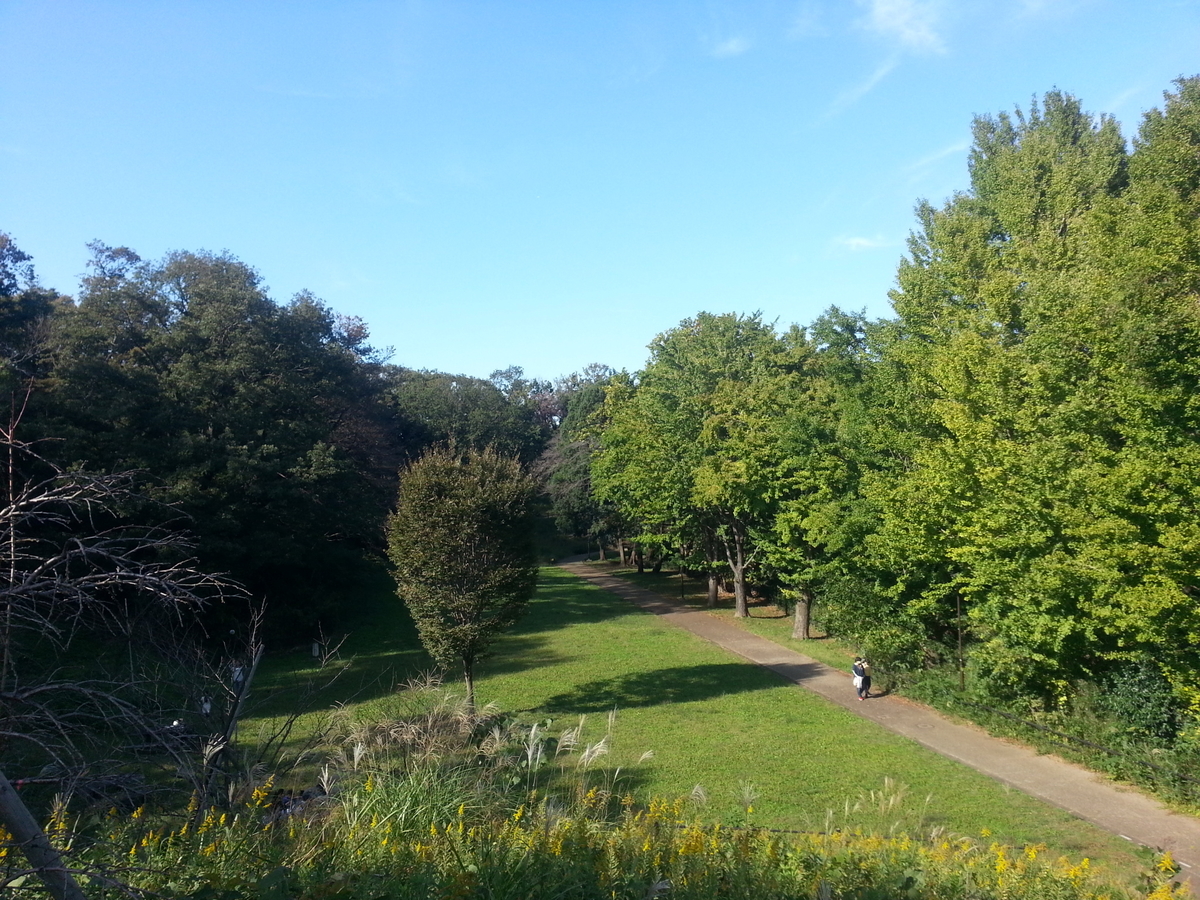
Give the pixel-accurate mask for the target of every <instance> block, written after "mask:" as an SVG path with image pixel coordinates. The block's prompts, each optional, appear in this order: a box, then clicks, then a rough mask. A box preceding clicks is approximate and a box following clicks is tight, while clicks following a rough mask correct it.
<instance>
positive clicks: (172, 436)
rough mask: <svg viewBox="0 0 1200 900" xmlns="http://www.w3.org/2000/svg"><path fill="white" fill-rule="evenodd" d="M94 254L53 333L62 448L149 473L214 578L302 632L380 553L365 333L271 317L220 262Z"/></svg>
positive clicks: (75, 458)
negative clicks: (218, 573) (191, 532)
mask: <svg viewBox="0 0 1200 900" xmlns="http://www.w3.org/2000/svg"><path fill="white" fill-rule="evenodd" d="M95 251H96V253H95V258H94V260H93V264H92V272H91V275H90V276H89V277H88V278H87V279H86V280H85V283H84V289H83V292H82V294H81V296H80V299H79V302H78V304H77V305H75V306H74V307H71V308H68V309H66V310H64V312H63V314H62V315H61V316H59V317H57V319H56V321H55V336H54V344H55V352H54V357H53V363H54V379H53V391H52V392H51V396H50V401H51V413H52V415H53V418H52V419H51V421H49V422H47V425H46V431H47V433H48V434H52V435H53V436H54V437H56V438H57V439H59V440H60V441H61V442H62V443H61V446H60V447H59V449H58V450H57V451H56V452H57V453H58V454H59V455H60V458H61V459H62V460H63V461H64V462H65V463H67V464H69V465H78V466H83V467H86V468H91V469H93V470H100V471H121V470H127V469H138V470H141V471H144V472H146V473H148V477H150V478H151V479H153V480H154V481H155V482H157V483H158V485H159V486H160V488H161V494H162V496H163V498H164V499H166V500H168V501H170V502H173V503H176V504H178V505H179V507H180V508H181V509H182V510H183V511H185V512H186V513H187V514H188V515H190V516H191V517H192V520H193V523H194V529H195V531H196V533H197V535H198V538H199V542H200V547H199V551H200V555H201V558H202V559H204V561H205V564H206V565H207V566H209V567H212V568H215V569H218V570H225V571H229V572H231V573H233V574H234V575H235V576H236V577H237V578H238V579H239V580H241V581H243V582H244V583H245V584H246V585H247V586H248V587H250V588H251V589H252V590H253V591H254V592H255V593H257V594H259V595H263V594H266V595H268V597H269V599H270V601H271V605H272V607H273V608H274V609H275V610H276V614H275V615H274V617H273V622H274V624H275V625H276V626H283V625H285V624H286V623H288V622H296V623H298V624H304V625H307V623H308V622H310V621H311V619H312V618H313V617H314V616H315V615H319V614H320V613H321V611H322V610H327V609H329V607H330V603H331V600H332V598H333V597H335V596H336V594H337V591H338V585H339V583H341V582H343V581H344V580H345V578H346V577H347V573H348V571H349V570H351V569H353V567H354V565H355V561H356V559H357V557H358V555H359V554H360V553H361V552H362V550H363V549H364V548H368V547H371V546H373V545H377V544H378V543H379V541H378V538H377V535H378V533H379V528H380V526H381V524H382V522H383V520H384V518H385V516H386V512H387V501H386V499H385V498H386V497H387V496H389V495H390V493H391V492H392V491H393V490H394V483H395V482H394V474H393V473H394V471H395V467H396V465H397V463H398V461H399V456H398V455H396V454H394V453H392V452H391V448H390V447H389V446H388V443H387V437H386V435H387V426H388V413H387V411H386V408H385V407H384V406H383V404H382V403H381V402H380V401H381V396H380V390H381V384H380V382H379V379H378V377H377V372H378V362H377V360H376V359H375V358H374V356H373V353H372V351H371V350H370V348H369V347H367V345H366V344H365V330H364V329H363V328H362V326H361V324H360V323H356V322H354V321H352V320H344V319H339V318H338V317H336V316H334V315H333V314H332V313H331V312H330V311H329V310H328V309H327V308H326V307H325V306H324V305H322V304H321V303H320V302H318V301H317V300H315V299H314V298H312V297H311V296H309V295H305V294H302V295H298V296H297V297H296V298H295V299H294V300H293V301H292V302H291V303H289V304H288V305H286V306H281V305H279V304H276V303H274V302H273V301H272V300H271V299H270V297H269V296H268V295H267V293H266V291H265V290H264V288H263V286H262V285H261V283H260V280H259V277H258V275H257V273H255V272H254V270H253V269H251V268H250V267H248V266H246V265H244V264H243V263H241V262H239V261H237V260H235V259H233V258H232V257H229V256H213V255H208V254H189V253H177V254H172V255H170V256H168V257H167V258H166V259H165V260H163V261H161V262H159V263H146V262H143V261H141V260H140V259H139V258H138V257H137V256H136V254H133V253H132V252H131V251H128V250H125V249H121V248H116V249H114V248H109V247H104V246H97V247H95ZM289 611H290V614H287V613H288V612H289Z"/></svg>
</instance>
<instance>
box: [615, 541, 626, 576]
mask: <svg viewBox="0 0 1200 900" xmlns="http://www.w3.org/2000/svg"><path fill="white" fill-rule="evenodd" d="M617 558H618V559H620V560H621V568H622V569H623V568H625V538H623V537H618V538H617Z"/></svg>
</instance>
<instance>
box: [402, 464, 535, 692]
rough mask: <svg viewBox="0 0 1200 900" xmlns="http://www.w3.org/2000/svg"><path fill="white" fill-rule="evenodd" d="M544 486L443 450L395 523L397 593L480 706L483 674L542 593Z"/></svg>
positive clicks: (418, 467) (437, 655) (517, 468)
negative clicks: (537, 520)
mask: <svg viewBox="0 0 1200 900" xmlns="http://www.w3.org/2000/svg"><path fill="white" fill-rule="evenodd" d="M535 495H536V485H535V483H534V481H533V479H532V478H530V477H529V476H528V475H527V474H526V473H525V472H524V470H523V469H522V468H521V465H520V463H519V462H518V461H517V460H516V459H514V458H512V457H506V456H503V455H501V454H499V453H497V452H496V451H495V450H491V449H484V450H472V449H469V450H467V451H465V452H461V451H458V450H456V449H454V448H435V449H433V450H431V451H429V452H428V453H426V454H425V455H424V456H422V457H421V458H420V459H418V460H416V461H415V462H413V463H412V464H410V465H409V466H408V467H407V468H406V469H405V470H404V472H403V474H402V476H401V478H400V493H399V497H398V500H397V503H396V511H395V512H394V513H393V514H392V516H391V518H390V520H389V522H388V555H389V557H390V558H391V561H392V564H393V566H394V567H395V575H396V585H397V590H398V593H399V595H400V597H401V599H403V600H404V602H405V604H406V605H407V606H408V608H409V610H410V612H411V613H412V616H413V619H414V620H415V621H416V623H417V630H418V631H419V633H420V636H421V643H422V644H423V645H424V646H425V649H426V650H428V651H429V654H430V655H431V656H432V657H433V658H434V659H436V660H437V661H438V662H439V663H441V664H442V665H445V666H450V665H454V664H458V665H461V666H462V671H463V678H464V681H465V683H466V688H467V701H468V703H469V704H470V705H471V706H474V703H475V665H476V663H477V662H478V661H479V660H480V659H482V658H483V657H484V656H486V655H487V653H488V651H489V650H490V649H491V646H492V644H493V642H494V641H495V639H496V636H497V635H498V634H499V633H500V632H501V631H503V630H504V629H506V628H508V627H509V626H511V625H512V624H513V623H515V622H516V621H517V619H518V618H520V616H521V614H522V613H523V612H524V611H525V608H526V606H527V605H528V603H529V600H530V598H531V597H532V596H533V591H534V589H535V587H536V586H537V559H536V555H535V552H534V544H533V501H534V497H535Z"/></svg>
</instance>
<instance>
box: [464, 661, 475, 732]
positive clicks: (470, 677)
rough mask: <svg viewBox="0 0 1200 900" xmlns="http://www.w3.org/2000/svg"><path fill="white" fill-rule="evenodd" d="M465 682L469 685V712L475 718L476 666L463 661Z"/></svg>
mask: <svg viewBox="0 0 1200 900" xmlns="http://www.w3.org/2000/svg"><path fill="white" fill-rule="evenodd" d="M463 681H464V682H465V683H466V685H467V712H469V713H470V714H471V717H472V718H474V717H475V664H474V663H473V662H469V661H468V660H465V659H464V660H463Z"/></svg>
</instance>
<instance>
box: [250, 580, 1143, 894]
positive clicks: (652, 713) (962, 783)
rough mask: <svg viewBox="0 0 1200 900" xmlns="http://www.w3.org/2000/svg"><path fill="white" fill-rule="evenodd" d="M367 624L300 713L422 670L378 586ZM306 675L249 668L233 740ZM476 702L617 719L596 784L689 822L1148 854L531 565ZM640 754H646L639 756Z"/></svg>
mask: <svg viewBox="0 0 1200 900" xmlns="http://www.w3.org/2000/svg"><path fill="white" fill-rule="evenodd" d="M364 616H365V620H364V624H365V625H367V628H366V630H365V631H360V632H358V633H356V634H353V635H352V636H351V637H350V638H349V639H348V640H347V642H346V644H345V645H344V646H343V649H342V653H341V655H342V657H343V658H344V659H345V660H346V661H347V672H346V674H344V675H343V677H342V679H341V680H340V681H339V682H338V683H336V684H335V685H334V686H333V687H331V688H329V689H327V691H325V692H322V693H321V694H318V695H316V697H310V698H309V702H313V701H314V700H315V701H319V702H317V703H316V705H317V706H320V707H328V705H329V702H328V701H330V699H331V698H332V697H335V696H336V697H337V699H339V700H341V701H344V702H343V704H342V705H343V712H342V714H343V715H347V716H354V717H360V718H372V717H377V716H385V715H387V712H388V709H389V707H390V706H391V705H392V701H391V700H390V697H391V696H392V695H393V691H392V686H393V684H395V683H396V682H399V681H402V680H403V678H404V677H406V676H408V675H410V674H413V673H415V672H417V671H421V670H425V669H427V668H428V659H427V658H426V657H425V656H424V654H423V653H421V652H420V650H419V645H418V643H417V641H416V637H415V633H414V631H413V630H412V626H411V622H410V621H409V620H408V619H407V616H406V614H405V613H404V610H403V607H402V606H401V605H400V604H399V603H398V602H397V601H394V600H393V599H392V595H391V592H390V589H388V586H387V585H386V584H384V583H382V582H381V584H380V586H379V593H378V595H377V596H375V597H373V598H364ZM306 669H307V670H311V669H312V660H311V659H310V658H306V657H305V656H303V655H301V654H298V653H297V654H293V655H291V656H285V657H281V658H278V659H275V660H272V661H271V663H270V664H269V665H268V666H265V667H264V669H263V671H262V673H261V674H260V680H259V683H258V685H257V691H256V692H257V693H260V694H262V695H266V696H270V695H271V693H272V691H275V692H276V694H275V697H276V699H275V700H273V701H271V702H270V703H269V704H268V708H267V710H266V712H269V713H271V714H272V716H267V717H260V718H259V719H257V720H255V721H247V723H246V725H247V728H246V729H245V731H244V733H253V731H254V729H255V728H258V727H263V726H266V725H269V724H270V723H271V722H273V721H275V718H273V717H277V716H278V715H279V714H280V713H281V712H282V709H283V707H284V706H285V703H286V698H287V695H288V691H289V690H294V687H293V685H294V683H295V682H297V681H299V680H303V678H304V677H305V675H306V674H307V675H313V674H315V673H313V672H312V671H308V672H307V673H306V672H305V671H304V670H306ZM477 691H478V694H479V700H480V702H481V703H487V702H494V703H496V704H497V705H498V706H499V707H500V708H501V709H503V710H506V711H509V712H511V714H512V715H513V716H515V717H517V718H518V719H520V720H523V721H525V722H527V723H532V722H541V723H543V724H544V725H548V728H549V730H550V731H551V732H552V733H556V732H559V731H561V730H564V729H566V728H567V727H570V726H572V725H574V724H575V723H576V722H577V721H578V717H579V716H580V715H586V716H588V726H587V729H586V730H585V735H588V737H587V738H586V739H589V740H598V739H599V737H600V735H601V734H603V732H604V731H605V729H606V719H607V717H608V715H609V714H610V712H612V711H613V710H616V716H617V722H616V727H615V729H614V745H613V746H612V747H611V748H610V753H609V754H608V756H607V757H606V758H605V760H604V762H605V763H606V765H607V767H608V772H607V777H608V779H609V780H610V782H611V781H614V780H615V783H616V786H617V789H618V790H619V791H630V792H632V793H633V795H634V796H635V797H636V798H637V800H638V801H639V802H646V801H648V800H649V798H651V797H652V796H666V797H673V796H680V795H692V794H693V793H694V794H695V795H696V796H698V797H699V796H703V797H706V801H705V804H704V809H703V810H702V812H701V815H703V816H704V817H705V818H711V819H713V820H721V821H725V822H726V823H740V822H751V823H753V824H755V825H761V826H766V827H771V828H781V829H796V830H802V831H822V830H827V829H828V828H829V827H838V826H848V827H863V828H866V829H875V828H887V827H895V826H896V825H899V826H900V827H903V828H905V829H907V830H909V831H912V832H914V833H927V832H928V831H930V830H932V829H935V828H936V829H942V830H943V831H944V832H946V833H949V834H960V835H969V836H975V837H979V836H980V835H984V836H989V835H990V836H993V837H991V838H990V839H995V840H1001V841H1005V842H1010V843H1014V844H1018V845H1020V844H1045V845H1046V846H1047V847H1048V848H1049V849H1050V850H1051V851H1052V852H1054V853H1063V854H1067V855H1070V856H1074V857H1080V856H1088V857H1092V858H1093V859H1097V860H1100V861H1102V862H1103V863H1104V864H1105V865H1106V866H1108V867H1111V868H1112V869H1113V870H1114V871H1117V872H1120V871H1132V870H1133V869H1134V868H1138V867H1140V865H1141V864H1142V863H1143V862H1144V860H1145V858H1146V857H1145V855H1140V856H1139V855H1138V851H1136V850H1135V849H1134V848H1132V847H1131V846H1130V845H1129V844H1127V843H1125V842H1123V841H1120V840H1119V839H1117V838H1116V837H1114V836H1111V835H1108V834H1106V833H1104V832H1101V831H1099V830H1097V829H1094V828H1092V827H1091V826H1088V825H1086V824H1084V823H1081V822H1079V821H1077V820H1075V819H1073V818H1071V817H1070V816H1068V815H1067V814H1066V813H1063V812H1061V811H1058V810H1056V809H1054V808H1052V807H1049V806H1046V805H1045V804H1042V803H1040V802H1038V801H1035V800H1033V799H1032V798H1029V797H1026V796H1024V795H1022V794H1019V793H1017V792H1012V791H1009V790H1007V789H1006V788H1004V787H1003V786H1001V785H999V784H997V783H996V782H993V781H991V780H990V779H987V778H985V777H983V776H982V775H979V774H977V773H975V772H973V771H971V770H969V769H967V768H965V767H963V766H960V765H958V764H956V763H953V762H951V761H948V760H945V759H942V758H941V757H938V756H936V755H934V754H932V753H931V752H929V751H927V750H925V749H924V748H921V747H920V746H919V745H917V744H915V743H913V742H911V741H908V740H907V739H905V738H901V737H899V736H896V735H893V734H891V733H889V732H886V731H884V730H883V729H881V728H879V727H878V726H876V725H874V724H872V723H870V722H867V721H863V720H861V719H858V718H857V717H855V716H854V715H852V714H851V713H849V712H847V711H846V710H843V709H841V708H839V707H835V706H832V705H830V704H828V703H826V702H824V701H822V700H821V699H819V698H817V697H815V696H813V695H810V694H808V693H806V692H804V691H802V690H799V689H797V688H795V687H792V686H788V685H786V684H785V683H783V682H782V681H781V680H780V679H779V678H778V677H777V676H775V675H773V674H771V673H769V672H767V671H765V670H763V669H760V668H758V667H756V666H753V665H750V664H748V663H745V662H743V661H741V660H739V659H737V658H735V657H732V656H730V655H729V654H727V653H725V652H724V651H722V650H720V649H718V648H716V647H713V646H711V645H708V644H706V643H704V642H703V641H701V640H699V639H697V638H695V637H694V636H692V635H690V634H687V633H685V632H682V631H679V630H677V629H674V628H672V627H670V626H668V625H666V624H664V623H663V622H661V621H660V620H659V619H657V618H656V617H654V616H652V615H650V614H648V613H645V612H642V611H640V610H638V609H635V608H634V607H632V606H630V605H629V604H626V603H625V602H624V601H622V600H620V599H619V598H617V597H615V596H614V595H612V594H609V593H607V592H604V591H601V590H599V589H597V588H595V587H593V586H591V585H588V584H586V583H584V582H582V581H580V580H579V579H577V578H575V577H574V576H571V575H569V574H567V573H565V572H563V571H561V570H558V569H544V570H543V572H542V582H541V586H540V588H539V591H538V595H537V598H536V599H535V601H534V603H533V604H532V606H531V609H530V613H529V615H528V616H527V617H526V618H525V619H524V620H522V621H521V622H520V623H519V624H518V625H517V626H516V627H515V628H514V629H513V630H512V631H511V632H509V633H508V634H506V635H504V636H503V637H501V638H500V640H499V641H498V642H497V645H496V652H495V654H494V656H493V657H492V658H491V659H490V660H487V661H486V662H485V663H483V664H482V665H481V667H480V670H479V672H478V673H477ZM297 696H298V695H297ZM303 724H304V723H302V725H303ZM299 730H302V728H301V729H298V731H299ZM647 750H649V751H653V754H654V756H653V758H652V759H649V760H647V761H641V762H639V760H640V759H641V757H642V756H643V753H644V752H645V751H647ZM885 779H889V786H887V787H885ZM697 785H699V786H700V790H696V786H697ZM901 795H904V796H901Z"/></svg>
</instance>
